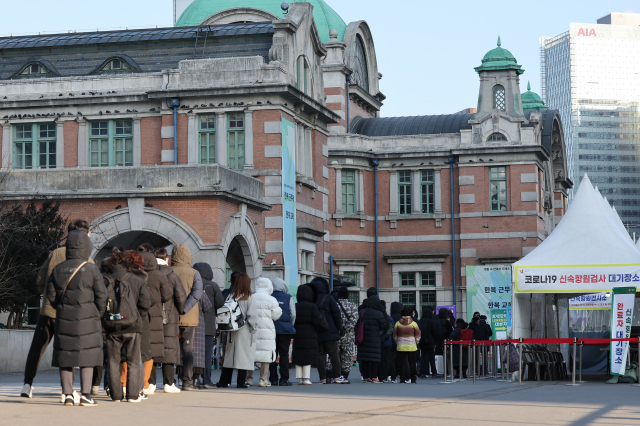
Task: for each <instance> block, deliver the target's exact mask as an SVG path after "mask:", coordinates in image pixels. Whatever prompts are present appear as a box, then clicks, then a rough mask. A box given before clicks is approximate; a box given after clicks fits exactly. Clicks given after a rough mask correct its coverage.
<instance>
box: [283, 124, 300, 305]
mask: <svg viewBox="0 0 640 426" xmlns="http://www.w3.org/2000/svg"><path fill="white" fill-rule="evenodd" d="M295 158H296V127H295V125H294V124H293V123H292V122H290V121H289V120H286V119H285V118H282V222H283V223H282V225H283V226H282V254H283V257H284V281H285V282H286V283H287V284H288V285H289V294H290V295H291V296H293V297H294V298H295V297H296V294H297V292H298V241H297V238H298V237H297V229H296V228H297V227H296V163H295Z"/></svg>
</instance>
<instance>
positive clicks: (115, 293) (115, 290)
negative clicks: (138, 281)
mask: <svg viewBox="0 0 640 426" xmlns="http://www.w3.org/2000/svg"><path fill="white" fill-rule="evenodd" d="M127 276H129V274H127V275H125V276H124V279H121V280H117V279H114V278H113V277H111V276H107V277H106V280H107V310H106V311H105V313H104V324H105V326H106V327H111V328H116V329H122V328H126V327H130V326H132V325H134V324H135V323H136V321H137V320H138V308H137V307H136V305H137V301H136V299H135V298H134V295H133V292H132V291H131V286H130V285H129V283H128V282H127V280H126V278H127Z"/></svg>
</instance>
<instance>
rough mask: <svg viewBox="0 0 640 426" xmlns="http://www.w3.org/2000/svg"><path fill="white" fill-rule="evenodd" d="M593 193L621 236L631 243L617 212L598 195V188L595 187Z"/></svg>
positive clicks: (605, 199)
mask: <svg viewBox="0 0 640 426" xmlns="http://www.w3.org/2000/svg"><path fill="white" fill-rule="evenodd" d="M595 192H596V195H597V198H598V201H600V203H601V204H602V205H603V206H604V207H605V209H604V210H605V211H607V212H608V213H609V216H610V217H611V219H612V220H613V222H614V223H615V224H616V226H617V227H618V229H619V230H620V231H621V232H622V234H623V235H625V236H626V237H627V238H629V240H630V241H631V242H632V243H633V240H632V239H631V236H630V235H629V233H628V232H627V228H625V227H624V224H623V223H622V220H621V219H620V216H618V212H617V211H616V210H615V209H614V208H612V207H611V205H610V204H609V202H608V201H607V198H606V197H604V198H602V195H601V194H600V191H598V187H597V186H596V188H595Z"/></svg>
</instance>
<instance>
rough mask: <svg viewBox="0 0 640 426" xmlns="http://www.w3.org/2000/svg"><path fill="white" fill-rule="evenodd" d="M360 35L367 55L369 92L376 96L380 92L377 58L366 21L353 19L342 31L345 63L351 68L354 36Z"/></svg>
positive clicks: (353, 53)
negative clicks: (343, 31) (344, 45)
mask: <svg viewBox="0 0 640 426" xmlns="http://www.w3.org/2000/svg"><path fill="white" fill-rule="evenodd" d="M358 36H360V38H361V39H362V43H363V44H364V48H365V53H366V55H367V70H368V73H369V94H370V95H371V96H376V95H377V94H378V93H380V83H379V80H380V78H379V76H378V60H377V58H376V48H375V46H374V44H373V35H372V34H371V29H370V28H369V24H367V21H355V22H351V23H350V24H349V25H347V29H346V30H345V33H344V43H345V44H346V45H347V46H346V49H345V63H346V65H347V66H348V67H349V68H351V69H353V61H354V56H355V49H356V37H358Z"/></svg>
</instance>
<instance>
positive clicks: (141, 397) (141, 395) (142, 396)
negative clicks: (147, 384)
mask: <svg viewBox="0 0 640 426" xmlns="http://www.w3.org/2000/svg"><path fill="white" fill-rule="evenodd" d="M138 399H142V400H145V399H149V397H148V396H147V394H146V393H144V391H140V394H139V395H138Z"/></svg>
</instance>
